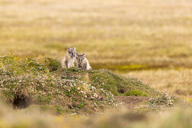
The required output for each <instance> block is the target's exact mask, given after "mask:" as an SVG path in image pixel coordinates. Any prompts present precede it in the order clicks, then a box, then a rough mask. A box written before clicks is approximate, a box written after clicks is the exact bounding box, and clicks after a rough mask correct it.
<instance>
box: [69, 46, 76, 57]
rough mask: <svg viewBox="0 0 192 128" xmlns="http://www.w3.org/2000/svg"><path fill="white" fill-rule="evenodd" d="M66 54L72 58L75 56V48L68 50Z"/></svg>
mask: <svg viewBox="0 0 192 128" xmlns="http://www.w3.org/2000/svg"><path fill="white" fill-rule="evenodd" d="M67 53H68V54H69V55H70V56H71V57H72V58H73V57H75V56H76V48H68V49H67Z"/></svg>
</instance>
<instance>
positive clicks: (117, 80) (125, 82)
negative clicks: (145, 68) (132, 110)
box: [89, 70, 158, 96]
mask: <svg viewBox="0 0 192 128" xmlns="http://www.w3.org/2000/svg"><path fill="white" fill-rule="evenodd" d="M89 78H90V82H91V84H93V85H94V86H95V87H98V88H104V89H106V90H109V91H111V92H112V93H113V94H114V95H116V96H118V95H123V96H125V95H128V94H129V95H130V96H131V95H133V96H135V95H136V94H137V95H139V96H140V95H141V96H156V95H158V93H157V92H156V91H155V90H154V89H152V88H150V87H149V86H148V85H145V84H143V83H142V82H141V81H139V80H137V79H135V78H125V77H123V76H120V75H117V74H114V73H112V72H110V71H107V70H95V71H90V72H89Z"/></svg>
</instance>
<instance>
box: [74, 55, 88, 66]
mask: <svg viewBox="0 0 192 128" xmlns="http://www.w3.org/2000/svg"><path fill="white" fill-rule="evenodd" d="M85 58H86V56H85V54H84V53H83V54H78V53H77V54H76V60H77V64H78V68H82V63H83V60H84V59H85Z"/></svg>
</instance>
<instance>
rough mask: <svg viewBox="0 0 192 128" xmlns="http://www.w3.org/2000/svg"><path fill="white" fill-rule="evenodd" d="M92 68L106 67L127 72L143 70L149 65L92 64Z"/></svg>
mask: <svg viewBox="0 0 192 128" xmlns="http://www.w3.org/2000/svg"><path fill="white" fill-rule="evenodd" d="M92 67H93V68H94V69H101V68H106V69H110V70H113V71H120V72H127V71H132V70H144V69H149V68H150V67H149V66H147V65H140V64H128V65H127V64H107V65H106V64H92Z"/></svg>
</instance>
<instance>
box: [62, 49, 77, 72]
mask: <svg viewBox="0 0 192 128" xmlns="http://www.w3.org/2000/svg"><path fill="white" fill-rule="evenodd" d="M75 56H76V48H68V49H67V54H66V55H65V57H63V59H62V60H61V66H62V68H71V67H74V66H75V65H74V63H75Z"/></svg>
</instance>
